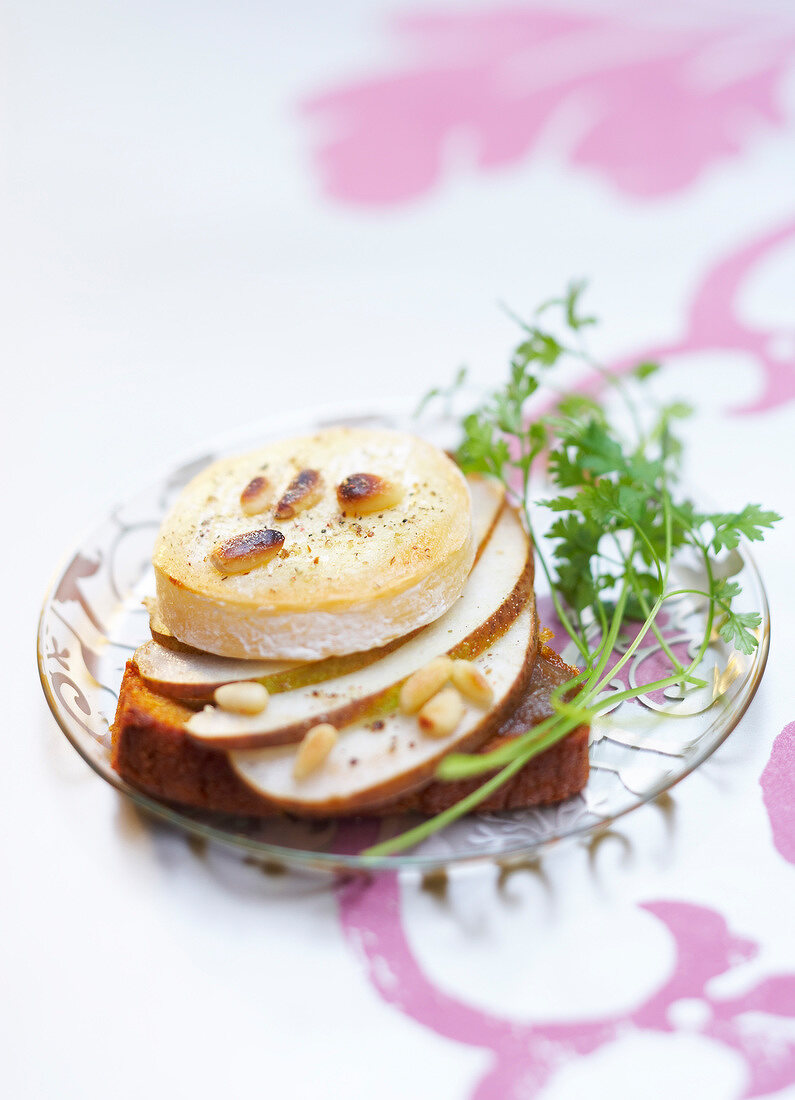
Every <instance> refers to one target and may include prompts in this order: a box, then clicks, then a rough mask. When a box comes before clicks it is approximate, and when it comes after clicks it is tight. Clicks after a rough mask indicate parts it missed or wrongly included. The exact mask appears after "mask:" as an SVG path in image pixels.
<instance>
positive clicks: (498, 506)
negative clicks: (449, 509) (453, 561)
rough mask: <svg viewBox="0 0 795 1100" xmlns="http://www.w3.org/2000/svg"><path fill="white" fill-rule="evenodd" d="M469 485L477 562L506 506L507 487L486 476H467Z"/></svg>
mask: <svg viewBox="0 0 795 1100" xmlns="http://www.w3.org/2000/svg"><path fill="white" fill-rule="evenodd" d="M467 485H468V486H469V495H470V496H471V498H472V538H473V541H474V543H475V546H477V548H478V549H477V553H476V555H475V561H477V560H478V558H479V557H480V555H481V554H482V553H483V550H484V548H485V546H486V543H487V542H488V540H489V538H490V537H491V534H492V532H493V530H494V525H495V523H496V522H497V519H498V517H499V514H500V512H501V511H502V506H503V505H504V504H505V486H504V485H503V484H502V482H501V481H497V479H496V478H495V477H487V476H486V475H485V474H467Z"/></svg>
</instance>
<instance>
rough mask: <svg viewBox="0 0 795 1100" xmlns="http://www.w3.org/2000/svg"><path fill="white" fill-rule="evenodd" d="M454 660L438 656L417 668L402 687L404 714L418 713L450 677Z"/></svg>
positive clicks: (401, 697) (401, 695) (401, 699)
mask: <svg viewBox="0 0 795 1100" xmlns="http://www.w3.org/2000/svg"><path fill="white" fill-rule="evenodd" d="M452 671H453V662H452V661H451V660H450V658H449V657H436V658H434V660H432V661H429V662H428V664H427V665H425V666H424V667H423V668H420V669H417V671H416V672H414V673H412V675H411V676H409V678H408V679H407V680H406V681H404V683H403V685H402V686H401V688H400V709H401V710H402V711H403V713H404V714H416V713H417V711H418V710H419V709H420V707H421V706H422V705H423V704H424V703H427V702H428V700H429V699H430V698H431V696H432V695H435V694H436V692H437V691H439V690H440V688H443V687H444V685H445V684H446V683H447V681H448V680H449V679H450V673H451V672H452Z"/></svg>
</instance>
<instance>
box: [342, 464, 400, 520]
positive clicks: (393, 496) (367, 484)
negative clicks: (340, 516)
mask: <svg viewBox="0 0 795 1100" xmlns="http://www.w3.org/2000/svg"><path fill="white" fill-rule="evenodd" d="M402 499H403V486H402V485H398V484H396V483H395V482H393V481H387V480H386V478H383V477H378V475H377V474H351V475H350V476H349V477H346V478H345V480H344V481H341V482H340V483H339V485H338V486H337V500H338V501H339V504H340V508H342V510H343V512H345V513H346V514H347V513H356V514H358V515H360V516H364V515H369V514H370V513H371V512H384V511H386V509H387V508H394V507H395V505H396V504H398V503H399V502H400V501H401V500H402Z"/></svg>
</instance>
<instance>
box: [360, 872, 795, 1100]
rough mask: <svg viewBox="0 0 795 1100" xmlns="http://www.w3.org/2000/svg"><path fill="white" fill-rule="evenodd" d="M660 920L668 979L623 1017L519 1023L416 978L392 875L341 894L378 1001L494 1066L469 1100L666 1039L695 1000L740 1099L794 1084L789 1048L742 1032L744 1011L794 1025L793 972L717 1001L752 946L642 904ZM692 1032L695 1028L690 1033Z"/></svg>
mask: <svg viewBox="0 0 795 1100" xmlns="http://www.w3.org/2000/svg"><path fill="white" fill-rule="evenodd" d="M643 908H645V909H646V910H647V911H648V912H649V913H651V914H652V915H653V916H655V917H656V918H657V919H658V920H660V921H661V922H662V923H663V924H664V925H665V927H666V928H667V929H668V932H669V933H670V935H671V936H672V938H673V940H674V943H675V946H676V962H675V965H674V970H673V973H672V975H671V977H670V978H669V979H668V981H667V982H665V983H664V984H663V985H662V986H661V987H660V988H658V989H656V990H654V991H653V992H652V993H651V995H650V996H649V997H648V999H647V1000H645V1001H644V1002H643V1003H642V1004H640V1005H638V1006H637V1008H636V1009H635V1010H634V1011H632V1012H629V1013H627V1014H625V1015H608V1016H605V1017H604V1018H603V1019H597V1020H593V1019H591V1020H579V1021H578V1020H573V1021H571V1022H570V1023H566V1024H560V1023H554V1024H553V1023H545V1022H544V1021H538V1022H537V1023H533V1024H526V1023H521V1022H518V1021H515V1020H511V1019H507V1018H502V1017H499V1016H496V1015H494V1014H493V1013H490V1012H484V1011H482V1010H480V1009H478V1008H477V1007H475V1006H473V1005H468V1004H465V1003H464V1002H463V1001H461V1000H459V999H458V998H456V997H454V996H451V995H449V994H447V993H445V992H444V991H443V990H441V989H439V988H437V987H436V986H434V985H433V983H432V982H431V981H430V980H429V979H428V978H427V977H426V975H425V974H424V973H423V971H422V968H421V967H420V965H419V964H418V962H417V960H416V958H415V957H414V955H413V953H412V950H411V947H410V945H409V943H408V940H407V938H406V935H405V931H404V928H403V924H402V920H401V914H400V892H399V886H398V880H397V876H395V875H391V874H390V875H382V876H381V877H380V878H379V879H377V880H376V881H375V882H372V883H367V882H361V881H354V882H351V883H348V884H346V885H345V886H343V887H342V889H341V892H340V914H341V919H342V927H343V930H344V933H345V935H346V937H347V939H348V941H349V942H350V944H351V945H352V946H353V948H354V949H355V950H356V952H357V953H358V954H359V956H360V958H361V960H362V963H363V965H364V967H365V968H366V971H367V974H368V977H369V980H370V982H371V983H372V985H373V986H374V988H375V989H376V990H377V991H378V994H379V996H380V997H381V998H382V999H383V1000H384V1001H385V1002H386V1003H387V1004H390V1005H392V1006H393V1007H394V1008H396V1009H397V1010H398V1011H400V1012H402V1013H403V1014H404V1015H406V1016H408V1017H410V1018H411V1019H413V1020H415V1021H416V1022H417V1023H419V1024H421V1025H422V1026H424V1027H427V1028H430V1029H431V1030H432V1031H434V1032H435V1033H436V1034H438V1035H441V1036H443V1037H445V1038H447V1039H453V1040H455V1041H457V1042H459V1043H463V1044H465V1045H467V1046H473V1047H478V1048H481V1049H485V1050H488V1051H491V1053H492V1062H491V1065H490V1068H489V1069H488V1071H487V1072H486V1074H485V1076H484V1077H483V1078H481V1080H480V1081H478V1082H477V1084H476V1085H475V1086H474V1089H473V1091H472V1093H471V1094H470V1100H530V1098H531V1097H535V1096H538V1095H539V1094H540V1093H541V1091H542V1089H543V1088H544V1086H545V1085H546V1084H548V1083H549V1082H550V1081H551V1080H552V1078H553V1077H554V1075H555V1073H556V1072H557V1071H558V1070H559V1069H560V1068H561V1067H562V1066H563V1065H565V1064H566V1062H568V1061H570V1060H572V1059H574V1058H577V1057H581V1056H583V1055H588V1054H592V1053H594V1052H595V1051H598V1050H599V1049H601V1048H602V1047H604V1046H606V1045H607V1044H609V1043H611V1042H614V1041H615V1040H616V1039H618V1038H619V1037H623V1036H626V1035H627V1034H631V1033H633V1032H636V1033H637V1032H655V1033H662V1034H674V1033H675V1032H676V1031H677V1025H676V1022H675V1021H676V1013H675V1011H674V1012H672V1009H673V1008H674V1006H675V1005H676V1003H677V1002H678V1001H682V1000H685V999H687V1000H688V1001H693V1000H695V1001H697V1002H698V1004H699V1005H700V1007H701V1010H702V1011H701V1013H700V1015H701V1017H702V1020H703V1022H702V1023H701V1025H700V1027H698V1033H699V1034H701V1035H703V1036H704V1037H705V1038H707V1039H711V1040H713V1041H715V1042H718V1043H721V1044H723V1045H724V1046H726V1047H728V1048H729V1049H731V1050H732V1051H734V1052H735V1053H736V1054H738V1055H739V1056H740V1057H741V1058H742V1059H743V1061H744V1063H745V1067H746V1073H747V1076H746V1084H745V1089H744V1091H743V1093H742V1097H743V1100H745V1098H752V1097H760V1096H764V1095H767V1094H768V1093H772V1092H774V1091H776V1090H779V1089H782V1088H784V1087H785V1086H787V1085H791V1084H793V1083H795V1042H789V1041H781V1042H778V1043H775V1044H771V1043H768V1042H766V1041H765V1039H764V1036H762V1035H760V1033H759V1032H758V1031H753V1030H751V1029H749V1027H748V1026H747V1021H746V1020H745V1019H744V1016H745V1014H746V1013H750V1012H761V1013H767V1014H770V1015H773V1016H778V1017H785V1018H789V1019H793V1018H795V974H778V975H775V976H773V977H771V978H768V979H766V980H764V981H762V982H759V983H758V984H756V985H754V986H752V987H751V988H750V989H748V990H747V991H746V992H745V993H743V994H741V995H740V996H737V997H730V998H723V999H721V998H717V997H715V996H713V995H711V994H710V993H709V992H708V991H707V986H708V984H709V983H710V981H711V980H712V979H713V978H715V977H717V976H718V975H720V974H724V973H726V972H727V971H730V970H734V969H735V968H736V967H739V966H741V965H742V964H743V963H744V962H745V961H747V960H749V959H751V958H753V957H754V956H755V955H756V953H757V951H758V948H757V945H756V944H755V943H753V942H752V941H750V940H746V939H741V938H739V937H737V936H735V935H734V934H733V933H731V932H730V931H729V929H728V927H727V925H726V922H725V920H724V919H723V917H722V916H721V915H720V914H719V913H716V912H714V911H713V910H712V909H707V908H704V907H702V906H698V905H689V904H685V903H683V902H674V901H655V902H649V903H647V904H646V905H644V906H643ZM688 1030H689V1034H693V1029H692V1028H691V1029H688Z"/></svg>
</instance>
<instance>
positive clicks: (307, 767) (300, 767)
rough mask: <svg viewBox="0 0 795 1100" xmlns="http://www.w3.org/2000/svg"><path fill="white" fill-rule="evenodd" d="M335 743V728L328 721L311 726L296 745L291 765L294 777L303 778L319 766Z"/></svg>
mask: <svg viewBox="0 0 795 1100" xmlns="http://www.w3.org/2000/svg"><path fill="white" fill-rule="evenodd" d="M336 743H337V730H336V729H335V727H334V726H332V725H330V724H329V723H328V722H321V724H320V725H319V726H313V727H312V729H311V730H309V732H308V733H306V734H305V735H304V739H303V741H302V742H301V744H300V745H299V746H298V753H297V754H296V757H295V764H294V765H293V775H294V776H295V778H296V779H305V778H306V776H307V775H310V774H311V773H312V772H313V771H315V770H316V769H317V768H319V767H320V765H321V764H322V763H323V761H324V760H325V759H326V757H327V756H328V754H329V753H330V752H331V750H332V749H333V748H334V746H335V745H336Z"/></svg>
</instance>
